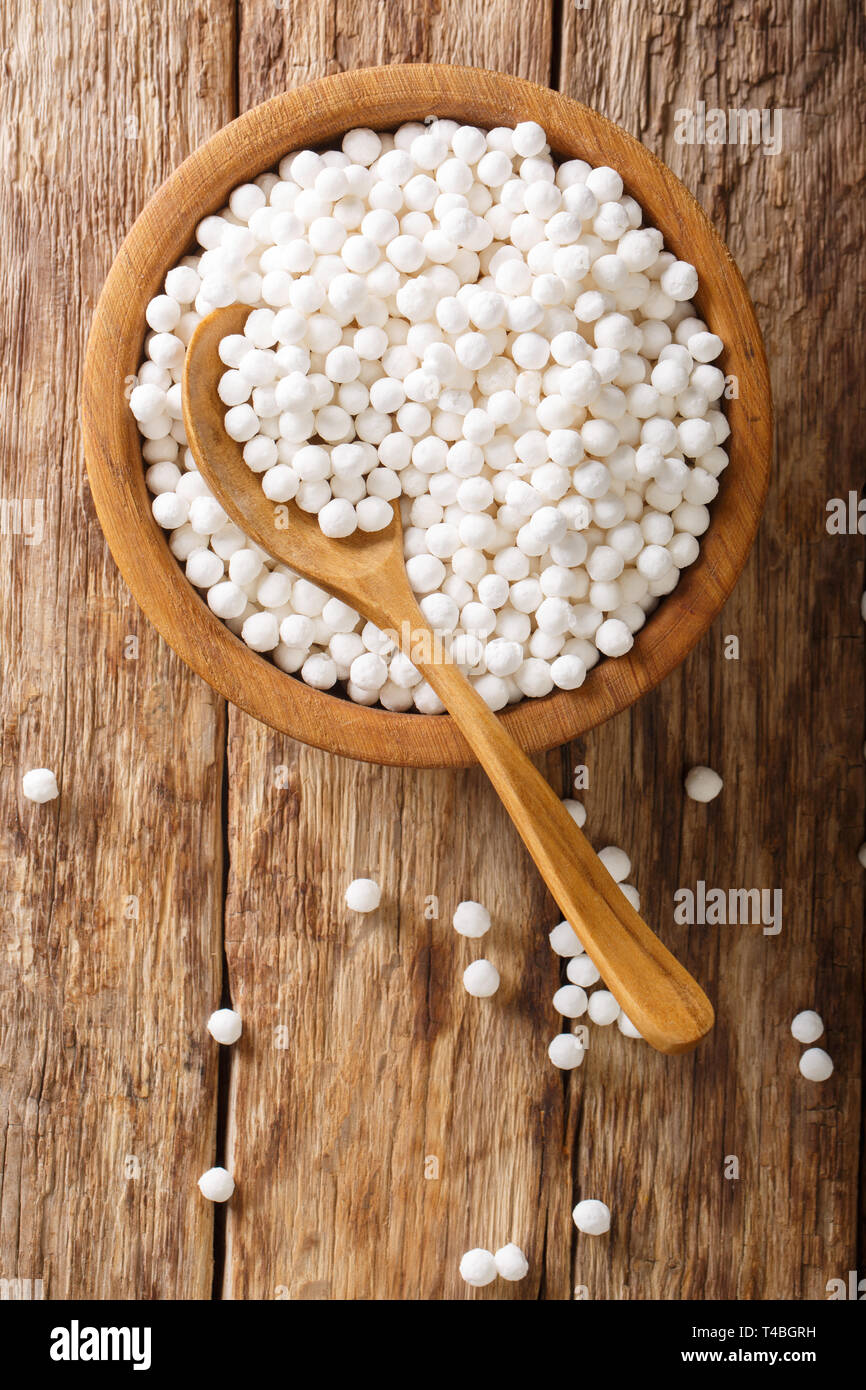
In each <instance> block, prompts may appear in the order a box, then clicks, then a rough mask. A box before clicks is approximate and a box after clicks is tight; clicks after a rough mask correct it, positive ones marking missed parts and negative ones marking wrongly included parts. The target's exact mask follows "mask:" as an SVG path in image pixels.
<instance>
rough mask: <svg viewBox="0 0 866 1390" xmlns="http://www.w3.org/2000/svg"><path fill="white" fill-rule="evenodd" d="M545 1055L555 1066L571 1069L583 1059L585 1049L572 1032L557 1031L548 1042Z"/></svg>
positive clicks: (566, 1069) (563, 1069) (565, 1069)
mask: <svg viewBox="0 0 866 1390" xmlns="http://www.w3.org/2000/svg"><path fill="white" fill-rule="evenodd" d="M547 1055H548V1057H549V1058H550V1060H551V1062H552V1063H553V1065H554V1066H555V1067H559V1068H560V1069H561V1070H562V1071H573V1070H574V1068H575V1067H579V1066H580V1064H581V1062H582V1061H583V1059H584V1056H585V1049H584V1046H583V1043H582V1042H581V1041H580V1039H579V1038H576V1037H575V1035H574V1034H573V1033H559V1034H558V1035H557V1036H556V1037H555V1038H554V1039H553V1041H552V1042H551V1043H550V1046H549V1047H548V1049H547Z"/></svg>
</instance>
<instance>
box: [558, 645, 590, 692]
mask: <svg viewBox="0 0 866 1390" xmlns="http://www.w3.org/2000/svg"><path fill="white" fill-rule="evenodd" d="M550 675H551V679H552V680H553V684H554V685H555V686H556V687H557V689H558V690H578V689H579V688H580V686H582V685H583V683H584V681H585V680H586V665H585V663H584V662H583V661H582V660H581V658H580V657H579V656H571V655H568V654H567V653H564V652H560V654H559V655H558V656H557V657H556V658H555V659H554V660H553V661H552V662H551V665H550Z"/></svg>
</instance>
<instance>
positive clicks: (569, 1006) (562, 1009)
mask: <svg viewBox="0 0 866 1390" xmlns="http://www.w3.org/2000/svg"><path fill="white" fill-rule="evenodd" d="M586 1006H587V998H586V991H585V990H584V989H582V988H581V987H580V985H563V986H562V988H561V989H558V990H557V991H556V993H555V994H554V996H553V1007H554V1008H555V1009H556V1012H557V1013H558V1014H562V1016H563V1018H580V1017H581V1015H582V1014H585V1013H586Z"/></svg>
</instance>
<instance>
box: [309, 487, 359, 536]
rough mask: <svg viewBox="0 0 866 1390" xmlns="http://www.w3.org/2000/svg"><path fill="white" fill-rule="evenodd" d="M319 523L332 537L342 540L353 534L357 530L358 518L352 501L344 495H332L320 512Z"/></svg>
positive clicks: (325, 533)
mask: <svg viewBox="0 0 866 1390" xmlns="http://www.w3.org/2000/svg"><path fill="white" fill-rule="evenodd" d="M318 515H319V525H320V526H321V528H322V533H323V534H324V535H326V536H330V537H331V538H332V539H335V540H340V539H343V538H344V537H345V536H351V535H352V533H353V532H354V531H355V530H357V526H358V519H357V517H356V515H355V508H354V506H353V505H352V503H351V502H349V501H348V500H347V499H346V498H343V497H332V498H331V500H330V502H326V503H325V505H324V506H323V507H322V509H321V511H320V512H319V514H318Z"/></svg>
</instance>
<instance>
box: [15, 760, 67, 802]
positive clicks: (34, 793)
mask: <svg viewBox="0 0 866 1390" xmlns="http://www.w3.org/2000/svg"><path fill="white" fill-rule="evenodd" d="M21 790H22V792H23V793H24V795H25V796H26V797H27V800H28V801H37V802H39V803H44V802H46V801H53V800H54V798H55V797H57V796H59V795H60V788H59V787H58V785H57V778H56V777H55V775H54V773H53V772H52V771H51V769H50V768H48V767H34V768H31V769H30V771H29V772H25V774H24V776H23V777H22V778H21Z"/></svg>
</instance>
